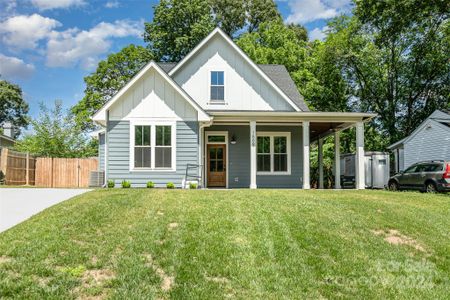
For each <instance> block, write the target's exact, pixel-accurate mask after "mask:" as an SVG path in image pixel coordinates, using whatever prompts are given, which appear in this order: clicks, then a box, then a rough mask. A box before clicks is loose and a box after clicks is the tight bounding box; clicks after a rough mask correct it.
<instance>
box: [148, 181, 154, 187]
mask: <svg viewBox="0 0 450 300" xmlns="http://www.w3.org/2000/svg"><path fill="white" fill-rule="evenodd" d="M154 187H155V184H154V183H153V181H149V182H147V188H148V189H152V188H154Z"/></svg>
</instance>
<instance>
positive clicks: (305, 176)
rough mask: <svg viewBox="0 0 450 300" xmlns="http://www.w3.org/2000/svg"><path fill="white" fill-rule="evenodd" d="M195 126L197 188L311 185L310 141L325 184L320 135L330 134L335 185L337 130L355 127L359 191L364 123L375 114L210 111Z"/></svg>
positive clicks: (362, 178)
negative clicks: (208, 118) (209, 117)
mask: <svg viewBox="0 0 450 300" xmlns="http://www.w3.org/2000/svg"><path fill="white" fill-rule="evenodd" d="M209 113H210V114H211V115H212V116H214V119H213V121H212V122H211V123H201V124H200V127H199V136H200V139H199V153H200V155H199V164H200V165H203V166H204V168H202V169H203V170H202V174H201V178H202V181H203V182H202V186H204V187H220V188H251V189H256V188H302V189H310V188H311V184H310V181H311V176H310V145H311V144H313V143H317V144H318V149H319V156H318V165H319V182H318V187H319V188H323V187H324V176H323V149H322V148H323V139H324V138H326V137H327V136H330V135H334V136H335V160H334V170H335V177H336V180H335V182H336V185H335V188H336V189H340V188H341V186H340V150H339V149H340V138H339V137H340V132H341V131H343V130H345V129H348V128H351V127H356V141H355V143H356V149H357V150H356V153H357V155H356V157H357V161H356V168H355V174H356V188H357V189H364V188H365V184H364V180H365V179H364V159H363V158H364V123H365V122H367V121H369V120H370V119H371V118H373V117H374V116H375V115H373V114H366V113H318V112H230V111H226V112H225V111H214V112H209Z"/></svg>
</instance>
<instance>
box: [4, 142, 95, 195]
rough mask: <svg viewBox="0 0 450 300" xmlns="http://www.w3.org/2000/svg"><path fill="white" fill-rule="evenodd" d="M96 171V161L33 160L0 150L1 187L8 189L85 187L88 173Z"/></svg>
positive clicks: (9, 151)
mask: <svg viewBox="0 0 450 300" xmlns="http://www.w3.org/2000/svg"><path fill="white" fill-rule="evenodd" d="M97 169H98V160H97V159H96V158H47V157H38V158H36V157H34V156H31V155H29V154H28V153H21V152H17V151H13V150H10V149H7V148H0V183H5V184H7V185H36V186H41V187H88V186H89V177H90V173H91V171H97ZM1 181H4V182H1Z"/></svg>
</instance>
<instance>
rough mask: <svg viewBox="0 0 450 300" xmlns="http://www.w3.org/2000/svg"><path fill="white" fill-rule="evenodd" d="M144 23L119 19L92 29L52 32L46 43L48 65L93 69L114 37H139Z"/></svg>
mask: <svg viewBox="0 0 450 300" xmlns="http://www.w3.org/2000/svg"><path fill="white" fill-rule="evenodd" d="M141 33H142V25H141V24H140V23H139V22H132V21H127V20H120V21H116V22H114V23H105V22H102V23H99V24H98V25H96V26H95V27H93V28H91V29H90V30H87V31H86V30H79V29H77V28H72V29H68V30H66V31H63V32H55V31H54V32H53V33H52V35H51V36H50V39H49V40H48V42H47V66H49V67H68V66H74V65H78V64H79V65H81V67H82V68H84V69H92V68H93V67H95V65H96V64H97V62H98V60H99V56H100V55H101V54H104V53H106V52H108V50H109V49H110V47H111V43H112V41H111V39H112V38H121V37H127V36H140V35H141Z"/></svg>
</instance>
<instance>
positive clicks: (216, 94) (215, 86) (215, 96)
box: [210, 71, 225, 101]
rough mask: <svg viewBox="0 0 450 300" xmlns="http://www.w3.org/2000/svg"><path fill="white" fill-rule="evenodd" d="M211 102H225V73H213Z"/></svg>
mask: <svg viewBox="0 0 450 300" xmlns="http://www.w3.org/2000/svg"><path fill="white" fill-rule="evenodd" d="M210 100H211V101H224V100H225V81H224V72H223V71H211V99H210Z"/></svg>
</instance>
